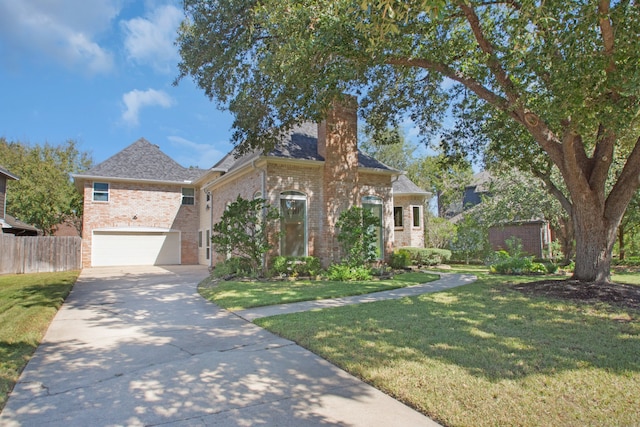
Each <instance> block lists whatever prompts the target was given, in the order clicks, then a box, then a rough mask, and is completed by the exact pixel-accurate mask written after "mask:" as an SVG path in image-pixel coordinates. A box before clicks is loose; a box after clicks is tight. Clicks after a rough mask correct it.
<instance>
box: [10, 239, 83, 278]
mask: <svg viewBox="0 0 640 427" xmlns="http://www.w3.org/2000/svg"><path fill="white" fill-rule="evenodd" d="M81 254H82V239H81V238H80V237H52V236H33V237H31V236H29V237H27V236H25V237H21V236H18V237H16V236H14V235H12V234H2V232H0V274H22V273H44V272H53V271H67V270H80V269H81V268H82V256H81Z"/></svg>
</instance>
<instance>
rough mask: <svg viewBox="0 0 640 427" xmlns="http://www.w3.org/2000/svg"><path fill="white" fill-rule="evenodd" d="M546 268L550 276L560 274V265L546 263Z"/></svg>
mask: <svg viewBox="0 0 640 427" xmlns="http://www.w3.org/2000/svg"><path fill="white" fill-rule="evenodd" d="M544 266H545V268H546V269H547V273H549V274H556V273H557V272H558V264H556V263H555V262H546V263H544Z"/></svg>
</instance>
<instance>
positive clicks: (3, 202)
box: [0, 166, 19, 231]
mask: <svg viewBox="0 0 640 427" xmlns="http://www.w3.org/2000/svg"><path fill="white" fill-rule="evenodd" d="M18 179H19V178H18V177H17V176H16V175H14V174H12V173H11V172H9V171H8V170H6V169H5V168H3V167H2V166H0V228H2V229H3V231H4V229H5V228H9V226H8V224H7V222H6V217H7V181H9V180H16V181H17V180H18Z"/></svg>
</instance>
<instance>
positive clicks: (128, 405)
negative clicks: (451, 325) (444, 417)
mask: <svg viewBox="0 0 640 427" xmlns="http://www.w3.org/2000/svg"><path fill="white" fill-rule="evenodd" d="M207 274H208V272H207V269H206V268H201V267H194V266H175V267H164V268H160V267H137V268H136V267H127V268H93V269H86V270H84V271H83V272H82V274H81V276H80V278H79V280H78V282H77V283H76V285H75V287H74V289H73V291H72V292H71V294H70V296H69V298H68V299H67V301H66V302H65V304H64V305H63V306H62V308H61V309H60V311H59V312H58V314H57V315H56V317H55V319H54V321H53V322H52V324H51V326H50V327H49V330H48V331H47V334H46V336H45V338H44V341H43V342H42V344H41V345H40V347H38V349H37V351H36V352H35V354H34V356H33V358H32V359H31V361H30V362H29V364H28V365H27V367H26V369H25V370H24V372H23V373H22V375H21V377H20V380H19V382H18V384H17V385H16V387H15V389H14V390H13V392H12V394H11V396H10V398H9V400H8V402H7V404H6V406H5V408H4V410H3V412H2V414H0V425H2V426H9V427H13V426H43V425H46V426H65V427H74V426H120V425H126V426H157V425H163V426H210V425H220V426H251V425H264V426H321V425H342V426H437V424H436V423H435V422H433V421H432V420H430V419H429V418H427V417H424V416H423V415H422V414H420V413H418V412H416V411H414V410H412V409H410V408H408V407H407V406H405V405H403V404H401V403H400V402H398V401H396V400H394V399H392V398H391V397H389V396H387V395H385V394H383V393H382V392H380V391H378V390H376V389H375V388H373V387H371V386H369V385H367V384H365V383H363V382H362V381H360V380H358V379H357V378H355V377H353V376H351V375H349V374H347V373H346V372H344V371H342V370H341V369H338V368H337V367H336V366H334V365H332V364H330V363H328V362H327V361H325V360H324V359H321V358H320V357H318V356H316V355H314V354H313V353H311V352H309V351H307V350H305V349H303V348H302V347H299V346H298V345H296V344H295V343H293V342H291V341H289V340H286V339H283V338H279V337H277V336H275V335H273V334H271V333H269V332H267V331H266V330H264V329H261V328H259V327H257V326H256V325H254V324H252V323H249V322H248V321H246V320H244V319H242V318H240V317H239V316H237V315H234V314H233V313H230V312H228V311H226V310H222V309H220V308H218V307H217V306H216V305H214V304H211V303H209V302H207V301H205V300H204V299H202V298H201V297H200V296H199V295H198V293H197V290H196V285H197V284H198V283H199V282H200V281H201V280H202V279H203V278H205V277H206V276H207ZM465 281H467V279H464V278H463V281H462V283H464V282H465ZM450 283H451V282H450ZM431 286H433V287H432V290H437V289H436V287H435V286H437V284H436V283H435V282H434V283H432V284H431ZM423 291H424V289H423ZM427 291H428V290H427ZM394 292H398V291H394ZM380 294H382V293H380ZM396 295H398V294H396ZM376 296H377V295H376ZM390 296H392V295H390ZM397 297H398V298H399V297H400V295H399V296H397ZM326 304H332V303H328V302H326ZM327 306H330V305H327ZM282 312H284V311H282ZM245 316H246V317H247V318H249V317H250V315H249V314H248V313H245Z"/></svg>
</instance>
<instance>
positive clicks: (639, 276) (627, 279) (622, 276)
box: [611, 271, 640, 285]
mask: <svg viewBox="0 0 640 427" xmlns="http://www.w3.org/2000/svg"><path fill="white" fill-rule="evenodd" d="M611 280H613V281H614V282H618V283H627V284H629V285H640V272H633V271H618V272H615V273H613V274H612V275H611Z"/></svg>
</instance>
